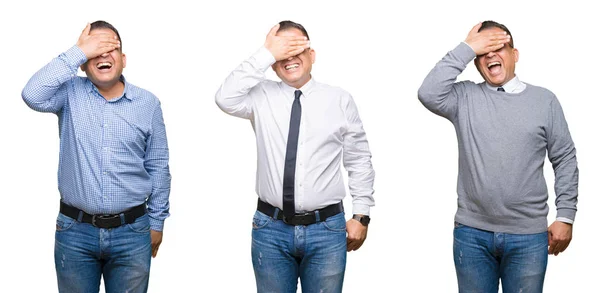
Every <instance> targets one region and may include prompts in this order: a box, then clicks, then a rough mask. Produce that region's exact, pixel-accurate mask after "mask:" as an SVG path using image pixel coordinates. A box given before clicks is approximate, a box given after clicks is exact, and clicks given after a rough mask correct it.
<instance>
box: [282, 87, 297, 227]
mask: <svg viewBox="0 0 600 293" xmlns="http://www.w3.org/2000/svg"><path fill="white" fill-rule="evenodd" d="M300 95H302V92H301V91H299V90H296V91H295V92H294V96H295V98H294V103H293V104H292V115H291V116H290V130H289V132H288V140H287V149H286V152H285V168H284V170H283V215H284V216H285V218H286V219H288V220H289V219H291V218H292V217H293V216H294V214H295V213H296V205H295V203H294V185H295V184H294V181H295V180H294V179H295V178H296V153H297V151H298V133H299V131H300V117H301V116H302V106H301V105H300Z"/></svg>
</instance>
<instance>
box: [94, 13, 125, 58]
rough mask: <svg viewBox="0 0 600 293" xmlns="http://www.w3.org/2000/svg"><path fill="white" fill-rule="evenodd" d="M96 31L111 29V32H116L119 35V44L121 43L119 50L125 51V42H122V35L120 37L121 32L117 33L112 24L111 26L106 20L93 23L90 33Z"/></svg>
mask: <svg viewBox="0 0 600 293" xmlns="http://www.w3.org/2000/svg"><path fill="white" fill-rule="evenodd" d="M95 29H109V30H111V31H113V32H115V34H117V38H118V39H119V42H120V43H121V46H120V47H119V50H121V51H122V50H123V41H121V35H119V31H117V29H116V28H115V27H114V26H113V25H112V24H110V23H108V22H106V21H104V20H96V21H94V22H92V24H91V26H90V32H91V31H93V30H95Z"/></svg>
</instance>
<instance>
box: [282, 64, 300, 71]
mask: <svg viewBox="0 0 600 293" xmlns="http://www.w3.org/2000/svg"><path fill="white" fill-rule="evenodd" d="M298 66H300V65H298V64H290V65H288V66H286V67H285V70H290V69H292V68H298Z"/></svg>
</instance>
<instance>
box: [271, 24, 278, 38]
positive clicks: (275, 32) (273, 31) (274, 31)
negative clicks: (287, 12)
mask: <svg viewBox="0 0 600 293" xmlns="http://www.w3.org/2000/svg"><path fill="white" fill-rule="evenodd" d="M278 29H279V24H276V25H275V26H274V27H273V28H271V30H270V31H269V36H272V37H274V36H275V35H276V34H277V30H278Z"/></svg>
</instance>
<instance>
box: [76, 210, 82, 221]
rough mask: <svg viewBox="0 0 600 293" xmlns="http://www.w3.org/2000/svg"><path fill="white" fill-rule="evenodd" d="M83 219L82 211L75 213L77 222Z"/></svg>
mask: <svg viewBox="0 0 600 293" xmlns="http://www.w3.org/2000/svg"><path fill="white" fill-rule="evenodd" d="M82 221H83V211H79V214H78V215H77V222H79V223H82Z"/></svg>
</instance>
